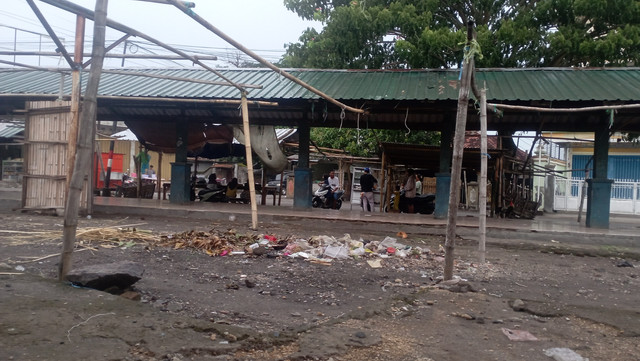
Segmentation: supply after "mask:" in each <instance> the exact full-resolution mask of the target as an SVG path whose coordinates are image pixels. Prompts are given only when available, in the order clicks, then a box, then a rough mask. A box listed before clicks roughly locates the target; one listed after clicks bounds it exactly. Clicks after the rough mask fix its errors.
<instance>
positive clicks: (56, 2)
mask: <svg viewBox="0 0 640 361" xmlns="http://www.w3.org/2000/svg"><path fill="white" fill-rule="evenodd" d="M29 1H33V0H29ZM40 1H42V2H45V3H47V4H49V5H53V6H55V7H57V8H60V9H62V10H66V11H69V12H72V13H74V14H76V15H81V16H83V17H86V18H87V19H91V20H94V19H95V16H96V15H95V13H94V12H93V11H91V10H89V9H87V8H83V7H82V6H78V5H76V4H74V3H72V2H70V1H67V0H40ZM185 9H186V8H185ZM107 26H108V27H110V28H112V29H115V30H118V31H121V32H123V33H125V34H130V35H132V36H137V37H140V38H142V39H145V40H147V41H150V42H152V43H154V44H156V45H158V46H160V47H162V48H165V49H167V50H169V51H170V52H172V53H175V54H178V55H180V56H182V57H183V58H184V59H189V60H191V61H192V62H193V63H195V64H198V65H200V66H201V67H203V68H205V69H207V70H208V71H210V72H212V73H214V74H216V75H217V76H219V77H220V78H221V79H223V80H224V81H226V82H228V83H229V85H231V86H234V87H236V88H238V90H240V91H241V92H242V91H245V89H244V88H243V87H242V86H240V85H238V84H236V83H235V82H233V81H231V80H230V79H228V78H227V77H225V76H224V75H222V74H221V73H220V72H218V71H216V70H215V69H213V68H211V67H210V66H208V65H206V64H204V63H203V62H201V61H200V60H199V59H198V58H197V57H195V56H192V55H189V54H187V53H185V52H183V51H182V50H179V49H176V48H174V47H172V46H170V45H168V44H165V43H163V42H161V41H160V40H157V39H155V38H153V37H151V36H149V35H146V34H144V33H142V32H140V31H138V30H135V29H133V28H130V27H128V26H126V25H123V24H120V23H118V22H116V21H113V20H110V19H107Z"/></svg>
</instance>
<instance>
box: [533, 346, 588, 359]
mask: <svg viewBox="0 0 640 361" xmlns="http://www.w3.org/2000/svg"><path fill="white" fill-rule="evenodd" d="M544 354H545V355H546V356H549V357H551V358H553V359H554V360H556V361H589V359H588V358H584V357H582V356H580V355H579V354H578V353H576V352H575V351H573V350H572V349H570V348H566V347H555V348H549V349H546V350H544Z"/></svg>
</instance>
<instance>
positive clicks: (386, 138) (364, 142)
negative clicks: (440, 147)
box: [311, 128, 440, 157]
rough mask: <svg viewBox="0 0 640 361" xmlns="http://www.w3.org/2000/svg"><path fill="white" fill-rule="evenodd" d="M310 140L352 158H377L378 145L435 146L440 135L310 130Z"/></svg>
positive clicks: (355, 130)
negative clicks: (339, 150) (342, 151)
mask: <svg viewBox="0 0 640 361" xmlns="http://www.w3.org/2000/svg"><path fill="white" fill-rule="evenodd" d="M311 139H313V141H314V142H315V144H316V145H317V146H319V147H327V148H333V149H343V150H345V151H346V152H347V153H349V154H351V155H353V156H357V157H379V156H381V149H380V143H409V144H425V145H437V144H439V143H440V134H439V133H434V132H425V131H412V132H409V134H406V133H405V132H404V131H400V130H379V129H378V130H374V129H360V130H359V131H358V129H353V128H345V129H337V128H312V129H311Z"/></svg>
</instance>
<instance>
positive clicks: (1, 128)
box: [0, 123, 24, 138]
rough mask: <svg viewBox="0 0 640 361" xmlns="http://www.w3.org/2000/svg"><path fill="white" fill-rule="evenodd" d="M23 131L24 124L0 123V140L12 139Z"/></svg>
mask: <svg viewBox="0 0 640 361" xmlns="http://www.w3.org/2000/svg"><path fill="white" fill-rule="evenodd" d="M23 131H24V124H15V123H0V138H13V137H15V136H16V135H18V134H20V133H21V132H23Z"/></svg>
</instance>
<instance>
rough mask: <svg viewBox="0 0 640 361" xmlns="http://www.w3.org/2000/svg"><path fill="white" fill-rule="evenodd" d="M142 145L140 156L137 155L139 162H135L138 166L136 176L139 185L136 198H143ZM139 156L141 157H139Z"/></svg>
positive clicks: (139, 146) (139, 147)
mask: <svg viewBox="0 0 640 361" xmlns="http://www.w3.org/2000/svg"><path fill="white" fill-rule="evenodd" d="M141 154H142V143H138V154H137V155H136V158H138V161H137V162H135V164H136V175H137V176H138V184H137V187H138V189H137V192H136V193H137V197H136V198H142V174H140V173H142V155H141ZM138 156H139V157H138Z"/></svg>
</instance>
